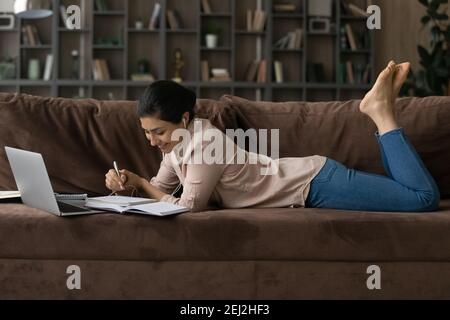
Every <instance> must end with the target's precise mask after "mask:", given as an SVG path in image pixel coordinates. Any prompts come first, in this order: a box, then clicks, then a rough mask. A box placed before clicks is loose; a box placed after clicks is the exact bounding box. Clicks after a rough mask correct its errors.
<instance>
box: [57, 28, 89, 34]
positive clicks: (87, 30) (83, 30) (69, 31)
mask: <svg viewBox="0 0 450 320" xmlns="http://www.w3.org/2000/svg"><path fill="white" fill-rule="evenodd" d="M58 31H59V32H67V33H88V32H91V29H81V30H78V29H74V30H70V29H67V28H58Z"/></svg>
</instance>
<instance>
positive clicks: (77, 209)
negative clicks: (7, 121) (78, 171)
mask: <svg viewBox="0 0 450 320" xmlns="http://www.w3.org/2000/svg"><path fill="white" fill-rule="evenodd" d="M5 150H6V155H7V157H8V161H9V164H10V165H11V169H12V172H13V175H14V179H15V180H16V184H17V188H18V189H19V191H20V194H21V197H22V202H23V203H24V204H25V205H27V206H30V207H33V208H37V209H41V210H44V211H47V212H50V213H52V214H54V215H57V216H60V217H65V216H74V215H82V214H93V213H99V212H101V211H93V210H90V209H87V208H86V207H84V205H83V204H84V201H57V199H56V196H55V193H54V192H53V188H52V185H51V183H50V178H49V175H48V173H47V168H46V167H45V164H44V159H43V158H42V155H41V154H39V153H34V152H29V151H25V150H20V149H14V148H9V147H5Z"/></svg>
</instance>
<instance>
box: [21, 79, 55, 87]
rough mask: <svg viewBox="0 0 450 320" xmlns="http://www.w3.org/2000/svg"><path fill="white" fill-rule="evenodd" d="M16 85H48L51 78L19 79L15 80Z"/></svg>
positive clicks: (50, 82)
mask: <svg viewBox="0 0 450 320" xmlns="http://www.w3.org/2000/svg"><path fill="white" fill-rule="evenodd" d="M17 81H18V82H19V83H18V85H19V86H21V87H49V86H51V85H52V80H49V81H44V80H29V79H19V80H17Z"/></svg>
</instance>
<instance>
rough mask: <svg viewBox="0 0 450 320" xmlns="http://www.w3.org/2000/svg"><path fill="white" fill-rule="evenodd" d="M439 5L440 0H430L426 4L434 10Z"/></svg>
mask: <svg viewBox="0 0 450 320" xmlns="http://www.w3.org/2000/svg"><path fill="white" fill-rule="evenodd" d="M440 5H441V1H440V0H432V1H431V2H430V5H429V6H428V8H429V9H430V10H432V11H434V12H436V11H437V10H438V9H439V6H440Z"/></svg>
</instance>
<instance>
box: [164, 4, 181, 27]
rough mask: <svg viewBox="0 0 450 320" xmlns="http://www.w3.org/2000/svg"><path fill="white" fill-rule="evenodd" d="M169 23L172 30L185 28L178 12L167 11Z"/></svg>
mask: <svg viewBox="0 0 450 320" xmlns="http://www.w3.org/2000/svg"><path fill="white" fill-rule="evenodd" d="M166 15H167V22H168V24H169V27H170V29H171V30H178V29H182V28H183V23H182V21H181V17H180V14H179V13H178V11H177V10H175V9H173V10H167V14H166Z"/></svg>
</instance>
